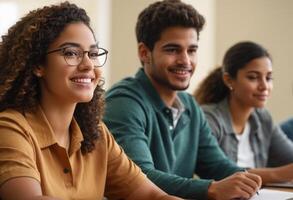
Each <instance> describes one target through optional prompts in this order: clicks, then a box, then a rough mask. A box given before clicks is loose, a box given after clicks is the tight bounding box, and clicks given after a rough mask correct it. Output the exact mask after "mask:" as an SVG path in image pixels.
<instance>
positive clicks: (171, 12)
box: [104, 0, 261, 200]
mask: <svg viewBox="0 0 293 200" xmlns="http://www.w3.org/2000/svg"><path fill="white" fill-rule="evenodd" d="M204 22H205V21H204V18H203V16H202V15H200V14H199V13H198V12H197V11H196V10H195V9H194V8H193V7H192V6H190V5H188V4H185V3H183V2H181V1H179V0H165V1H157V2H154V3H153V4H151V5H149V6H148V7H147V8H145V9H144V10H143V11H142V12H141V13H140V15H139V17H138V21H137V24H136V36H137V41H138V53H139V58H140V60H141V62H142V65H143V67H142V68H140V69H139V70H138V72H137V74H136V75H135V77H132V78H126V79H124V80H122V81H121V82H119V83H117V84H116V85H114V86H113V88H112V89H110V90H109V91H108V92H107V95H106V103H107V106H106V112H105V116H104V120H105V123H106V124H107V126H108V127H109V129H110V130H111V132H112V133H113V135H114V136H115V137H116V139H117V142H118V143H119V144H121V145H122V147H123V148H124V150H125V152H126V153H127V154H128V155H129V156H130V157H131V159H132V160H133V161H134V162H136V163H137V164H138V165H139V166H140V167H141V168H142V170H143V171H144V172H145V173H146V174H147V176H148V177H149V178H150V179H151V180H152V181H153V182H154V183H155V184H157V185H158V186H159V187H160V188H162V189H163V190H165V191H166V192H167V193H170V194H174V195H176V196H180V197H183V198H188V199H218V200H227V199H233V198H236V197H244V198H247V199H248V198H249V197H250V196H252V195H253V194H254V193H255V191H256V190H257V189H258V188H259V187H260V184H261V179H260V177H259V176H256V175H254V174H250V173H244V172H238V171H242V170H243V169H241V168H238V167H237V166H236V165H235V164H233V163H232V162H231V161H230V160H228V158H227V157H226V156H225V155H224V153H223V152H222V151H221V149H220V148H219V146H218V144H217V141H216V140H215V138H214V136H213V135H212V134H211V131H210V129H209V126H208V124H207V122H206V120H205V118H204V114H203V113H202V111H201V110H200V108H199V106H198V105H197V104H196V103H195V101H194V99H193V97H192V96H191V95H189V94H187V93H186V92H183V90H185V89H186V88H187V87H188V85H189V81H190V78H191V76H192V74H193V72H194V70H195V67H196V63H197V58H196V57H197V48H198V37H199V32H200V31H201V29H202V27H203V25H204ZM235 172H238V173H235ZM195 173H196V174H198V175H199V176H200V177H201V178H202V179H194V178H193V176H194V174H195ZM234 173H235V174H234ZM213 179H214V180H213Z"/></svg>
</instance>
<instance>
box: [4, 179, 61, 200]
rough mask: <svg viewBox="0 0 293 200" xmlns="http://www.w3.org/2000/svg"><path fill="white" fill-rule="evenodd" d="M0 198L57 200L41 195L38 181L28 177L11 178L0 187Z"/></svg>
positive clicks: (5, 199)
mask: <svg viewBox="0 0 293 200" xmlns="http://www.w3.org/2000/svg"><path fill="white" fill-rule="evenodd" d="M0 197H1V199H2V200H58V199H56V198H53V197H48V196H42V189H41V186H40V183H39V182H38V181H37V180H35V179H33V178H29V177H19V178H12V179H9V180H8V181H6V182H5V183H4V184H3V185H2V186H1V187H0Z"/></svg>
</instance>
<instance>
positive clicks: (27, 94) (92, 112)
mask: <svg viewBox="0 0 293 200" xmlns="http://www.w3.org/2000/svg"><path fill="white" fill-rule="evenodd" d="M76 22H81V23H84V24H85V25H86V26H88V27H89V29H90V30H91V31H92V29H91V27H90V19H89V17H88V15H87V14H86V11H85V10H84V9H82V8H79V7H77V6H76V5H75V4H71V3H69V2H64V3H61V4H59V5H52V6H45V7H43V8H40V9H36V10H33V11H31V12H29V13H28V14H27V15H26V16H25V17H23V18H22V19H20V20H19V21H18V22H17V23H16V24H15V25H13V26H12V27H11V28H10V29H9V30H8V33H7V35H3V36H2V42H1V43H0V111H3V110H5V109H7V108H13V109H16V110H18V111H20V112H22V113H23V114H25V112H27V111H28V112H29V111H33V110H35V109H36V108H37V106H38V104H39V98H40V93H41V91H40V85H39V81H38V78H37V77H36V76H35V75H34V73H33V72H34V70H35V69H36V67H38V66H40V65H42V64H44V63H45V61H46V52H47V50H48V46H49V45H50V44H51V43H52V42H53V41H54V40H55V39H56V38H57V37H58V36H59V35H60V33H61V32H62V31H63V30H64V28H65V27H66V26H67V25H68V24H70V23H76ZM92 32H93V31H92ZM103 84H104V81H103V80H101V81H100V82H99V84H98V86H97V88H96V89H95V91H94V96H93V98H92V100H91V101H90V102H88V103H78V104H77V107H76V110H75V112H74V117H75V119H76V120H77V122H78V124H79V126H80V128H81V130H82V133H83V136H84V141H83V142H82V146H81V150H82V152H83V153H87V152H90V151H92V150H93V149H94V146H95V145H94V144H95V141H96V140H97V139H98V136H99V132H100V131H101V130H100V128H99V122H100V121H101V118H102V114H103V110H104V90H103V88H102V86H103Z"/></svg>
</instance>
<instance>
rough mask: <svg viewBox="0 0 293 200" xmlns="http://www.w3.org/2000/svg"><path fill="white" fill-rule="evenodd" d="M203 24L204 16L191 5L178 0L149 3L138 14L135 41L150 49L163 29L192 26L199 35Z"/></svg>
mask: <svg viewBox="0 0 293 200" xmlns="http://www.w3.org/2000/svg"><path fill="white" fill-rule="evenodd" d="M204 24H205V19H204V17H203V16H202V15H201V14H199V13H198V12H197V10H195V9H194V8H193V7H192V6H191V5H188V4H185V3H183V2H181V1H180V0H163V1H158V2H155V3H153V4H150V5H149V6H148V7H147V8H145V9H144V10H143V11H142V12H141V13H140V14H139V16H138V20H137V23H136V39H137V42H138V43H139V42H143V43H144V44H145V45H146V46H147V47H148V48H149V49H150V50H151V51H152V50H153V48H154V45H155V43H156V42H157V41H158V40H159V39H160V36H161V34H162V32H163V31H164V30H166V29H167V28H169V27H174V26H179V27H187V28H194V29H195V30H196V32H197V35H198V36H199V32H200V31H201V30H202V28H203V26H204Z"/></svg>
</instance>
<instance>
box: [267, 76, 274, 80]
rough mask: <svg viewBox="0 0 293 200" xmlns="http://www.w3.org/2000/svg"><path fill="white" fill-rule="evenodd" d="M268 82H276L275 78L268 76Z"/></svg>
mask: <svg viewBox="0 0 293 200" xmlns="http://www.w3.org/2000/svg"><path fill="white" fill-rule="evenodd" d="M266 80H267V81H268V82H271V81H273V80H274V78H273V77H272V76H271V75H270V76H267V77H266Z"/></svg>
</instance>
